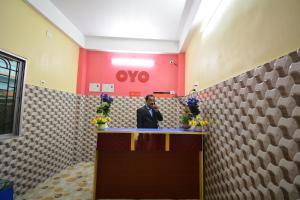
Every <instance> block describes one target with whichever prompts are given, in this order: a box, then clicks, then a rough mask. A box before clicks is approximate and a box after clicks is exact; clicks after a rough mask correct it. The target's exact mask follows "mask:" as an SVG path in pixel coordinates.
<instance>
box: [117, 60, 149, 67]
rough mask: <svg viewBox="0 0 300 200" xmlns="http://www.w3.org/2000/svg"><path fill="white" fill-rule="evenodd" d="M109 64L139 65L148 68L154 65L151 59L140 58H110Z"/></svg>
mask: <svg viewBox="0 0 300 200" xmlns="http://www.w3.org/2000/svg"><path fill="white" fill-rule="evenodd" d="M111 64H112V65H115V66H121V67H122V66H126V67H140V68H150V67H153V66H154V60H153V59H140V58H112V59H111Z"/></svg>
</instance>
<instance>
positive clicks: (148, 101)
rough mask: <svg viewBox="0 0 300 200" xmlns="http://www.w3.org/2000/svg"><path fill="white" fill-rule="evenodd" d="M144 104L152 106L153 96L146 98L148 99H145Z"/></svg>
mask: <svg viewBox="0 0 300 200" xmlns="http://www.w3.org/2000/svg"><path fill="white" fill-rule="evenodd" d="M146 104H147V105H148V106H149V107H153V106H154V104H155V98H154V97H152V96H150V97H149V98H148V100H147V101H146Z"/></svg>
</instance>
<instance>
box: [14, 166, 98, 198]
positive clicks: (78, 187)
mask: <svg viewBox="0 0 300 200" xmlns="http://www.w3.org/2000/svg"><path fill="white" fill-rule="evenodd" d="M93 177H94V163H92V162H85V163H79V164H77V165H75V166H70V167H67V169H65V170H62V171H61V172H59V173H58V174H55V175H54V176H53V177H51V178H48V179H47V180H46V181H45V182H43V183H41V184H39V185H37V187H36V188H34V189H32V190H29V191H27V192H26V194H25V195H23V196H20V197H18V198H17V200H55V199H61V200H91V199H92V194H93Z"/></svg>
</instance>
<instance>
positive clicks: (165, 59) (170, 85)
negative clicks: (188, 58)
mask: <svg viewBox="0 0 300 200" xmlns="http://www.w3.org/2000/svg"><path fill="white" fill-rule="evenodd" d="M116 57H118V58H136V59H138V58H140V59H153V60H154V62H155V64H154V67H152V68H139V67H130V66H126V67H125V66H122V67H120V66H114V65H112V64H111V58H116ZM170 60H174V61H175V62H174V63H173V64H170ZM120 70H124V71H126V72H127V73H128V72H129V71H130V72H131V73H132V74H133V73H137V72H138V73H140V72H142V71H145V72H146V73H148V74H149V80H148V81H147V82H144V83H143V82H140V81H139V80H138V75H137V76H136V77H135V79H134V80H131V79H130V76H128V79H127V80H126V81H124V82H120V81H118V80H117V78H116V74H117V72H118V71H120ZM136 71H137V72H136ZM77 80H78V82H77V93H78V94H85V95H99V94H100V93H95V92H89V91H88V90H89V83H100V84H101V85H102V83H108V84H111V83H113V84H114V86H115V92H114V93H109V94H110V95H113V96H129V93H130V92H140V94H141V95H142V96H144V95H146V94H151V93H153V92H154V91H161V92H169V91H171V90H174V91H175V92H176V94H177V95H179V96H181V95H184V54H132V53H112V52H101V51H91V50H85V49H81V50H80V55H79V66H78V79H77ZM101 89H102V87H101Z"/></svg>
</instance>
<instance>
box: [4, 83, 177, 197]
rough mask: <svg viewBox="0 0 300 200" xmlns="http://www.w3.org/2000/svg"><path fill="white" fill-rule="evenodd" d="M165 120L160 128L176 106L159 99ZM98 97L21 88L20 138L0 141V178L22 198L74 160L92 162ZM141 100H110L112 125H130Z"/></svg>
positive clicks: (171, 117) (169, 122)
mask: <svg viewBox="0 0 300 200" xmlns="http://www.w3.org/2000/svg"><path fill="white" fill-rule="evenodd" d="M157 101H158V105H160V106H161V107H162V109H161V110H162V111H161V112H162V113H163V115H164V117H165V119H164V122H163V123H161V127H176V126H177V123H178V120H176V118H175V117H177V116H178V114H177V110H178V108H177V107H178V102H177V101H176V99H163V98H161V99H158V100H157ZM99 104H100V99H99V97H93V96H82V95H75V94H70V93H66V92H60V91H55V90H51V89H46V88H40V87H37V86H31V85H26V87H25V96H24V106H23V107H24V112H23V115H22V134H21V136H19V137H17V138H14V139H9V140H5V141H0V177H1V178H4V179H8V180H12V181H14V187H15V191H16V194H17V195H19V194H23V193H24V192H26V191H27V190H28V189H31V188H33V187H34V186H36V185H37V184H38V183H40V182H43V181H44V180H45V179H47V178H48V177H50V176H52V175H53V174H55V173H57V172H59V171H60V170H62V169H64V168H66V166H68V165H72V164H75V163H78V162H83V161H91V160H94V156H95V154H94V152H95V144H96V134H95V128H94V127H93V126H92V125H91V123H90V122H91V119H92V118H93V117H94V115H95V113H96V107H97V106H98V105H99ZM143 104H144V99H143V98H140V97H115V98H114V103H113V105H112V113H111V117H112V119H113V122H112V123H111V124H110V126H111V127H135V126H136V123H135V121H136V116H135V115H136V114H135V112H136V109H137V108H138V107H139V106H142V105H143Z"/></svg>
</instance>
